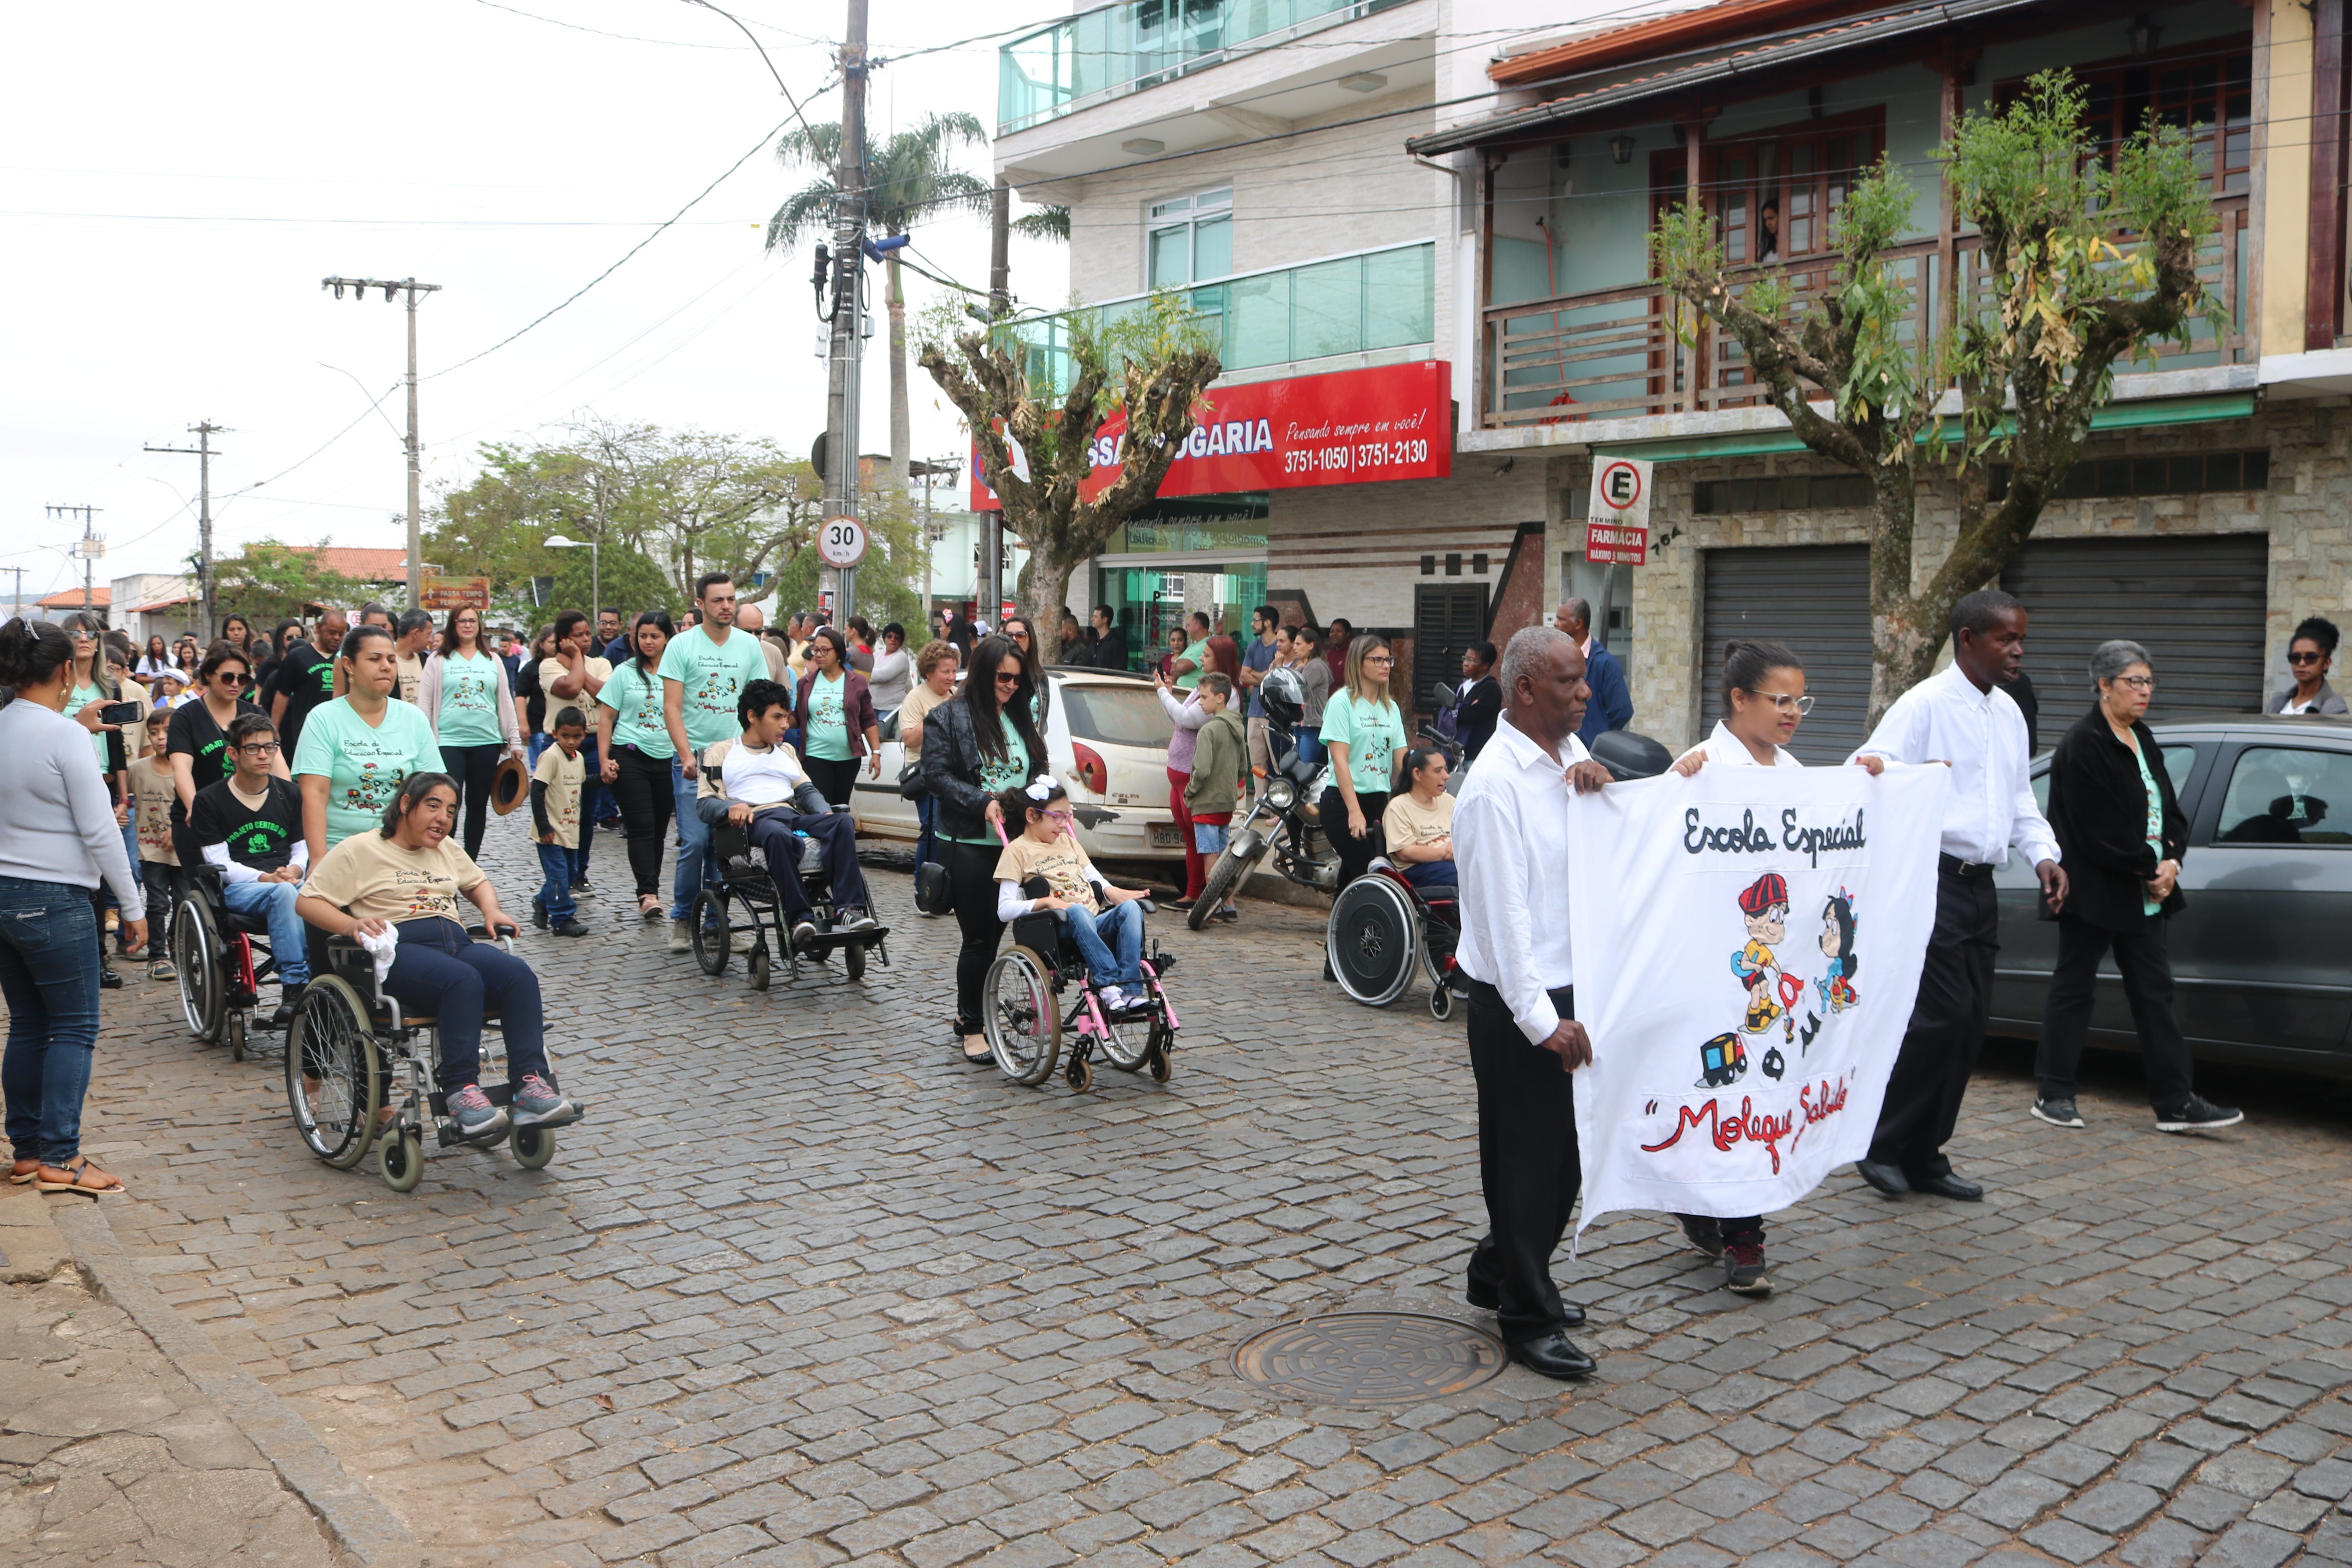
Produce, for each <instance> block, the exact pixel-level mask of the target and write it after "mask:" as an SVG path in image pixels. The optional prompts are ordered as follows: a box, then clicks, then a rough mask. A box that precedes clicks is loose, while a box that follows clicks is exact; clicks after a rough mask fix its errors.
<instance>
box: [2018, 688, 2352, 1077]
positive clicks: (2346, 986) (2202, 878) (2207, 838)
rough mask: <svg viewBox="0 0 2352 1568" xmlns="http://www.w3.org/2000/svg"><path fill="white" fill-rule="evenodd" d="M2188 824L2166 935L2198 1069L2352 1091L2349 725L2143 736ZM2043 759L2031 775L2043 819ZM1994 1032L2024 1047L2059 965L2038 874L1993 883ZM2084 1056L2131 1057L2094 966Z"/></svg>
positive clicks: (2176, 722) (2125, 1030)
mask: <svg viewBox="0 0 2352 1568" xmlns="http://www.w3.org/2000/svg"><path fill="white" fill-rule="evenodd" d="M2149 728H2150V729H2151V730H2153V731H2155V733H2156V740H2157V744H2158V746H2159V747H2160V748H2162V751H2163V755H2164V765H2165V768H2166V770H2167V771H2168V773H2170V774H2171V775H2172V786H2173V788H2174V789H2175V790H2176V791H2177V792H2178V793H2179V796H2180V809H2181V811H2182V812H2183V813H2184V814H2185V815H2186V816H2188V818H2189V853H2188V856H2187V858H2185V859H2184V860H2183V861H2182V862H2181V871H2180V886H2181V889H2182V890H2183V891H2185V892H2186V893H2187V894H2188V895H2189V907H2188V909H2187V910H2185V911H2184V912H2183V913H2182V914H2181V915H2179V917H2178V918H2177V919H2175V920H2174V921H2173V922H2172V931H2171V936H2170V945H2171V950H2172V968H2173V973H2174V977H2175V979H2176V981H2177V983H2178V986H2179V994H2178V997H2177V1002H2176V1005H2178V1007H2179V1013H2180V1024H2181V1027H2182V1028H2183V1029H2185V1030H2186V1031H2187V1032H2188V1035H2189V1045H2190V1046H2191V1047H2193V1048H2194V1050H2195V1051H2196V1053H2197V1055H2198V1056H2199V1057H2200V1058H2207V1059H2210V1060H2214V1061H2234V1062H2244V1063H2249V1064H2252V1065H2257V1066H2263V1067H2281V1068H2293V1069H2295V1070H2297V1071H2302V1072H2319V1073H2327V1074H2331V1075H2334V1076H2337V1077H2352V722H2347V721H2344V720H2341V719H2305V718H2296V719H2288V718H2263V717H2258V716H2256V715H2253V714H2241V713H2232V714H2210V715H2191V716H2189V717H2186V718H2180V719H2173V720H2169V721H2165V722H2162V723H2151V724H2150V725H2149ZM2049 770H2050V758H2049V757H2048V756H2047V755H2046V754H2045V755H2043V756H2042V757H2039V758H2037V759H2035V761H2034V764H2033V793H2034V795H2035V797H2036V798H2037V799H2039V800H2041V801H2042V804H2043V805H2044V806H2045V807H2046V806H2047V805H2048V804H2049V798H2050V773H2049ZM1993 880H1994V884H1995V885H1996V886H1997V887H1998V888H1999V889H2000V960H1999V963H1998V965H1997V967H1996V969H1995V972H1994V978H1993V993H1992V996H1993V1000H1992V1028H1993V1032H1994V1033H1996V1034H2015V1035H2026V1036H2032V1035H2036V1034H2039V1033H2040V1031H2041V1027H2042V998H2043V996H2044V994H2046V993H2047V992H2048V991H2049V988H2050V971H2051V968H2052V966H2053V963H2055V961H2056V958H2057V952H2058V931H2057V928H2056V926H2055V925H2054V924H2053V923H2052V922H2050V921H2042V920H2037V919H2036V918H2035V915H2034V904H2035V897H2034V895H2035V888H2034V880H2033V872H2032V868H2030V867H2027V866H2024V865H2021V864H2020V863H2018V860H2017V859H2016V858H2014V857H2012V858H2011V863H2010V864H2009V865H2008V866H2006V867H2004V868H2002V869H2001V870H2000V871H1998V872H1996V873H1995V874H1994V878H1993ZM2091 1043H2092V1044H2093V1045H2095V1046H2103V1047H2125V1048H2131V1049H2136V1048H2137V1036H2136V1035H2135V1034H2134V1033H2133V1030H2132V1024H2131V1015H2130V1013H2129V1011H2128V1010H2127V1009H2126V1006H2125V1004H2124V994H2123V983H2122V981H2121V980H2120V979H2119V978H2117V976H2116V966H2115V961H2114V960H2113V959H2112V958H2109V959H2107V960H2105V961H2103V962H2102V963H2100V965H2099V989H2098V996H2097V1000H2096V1003H2095V1008H2094V1011H2093V1013H2092V1016H2091Z"/></svg>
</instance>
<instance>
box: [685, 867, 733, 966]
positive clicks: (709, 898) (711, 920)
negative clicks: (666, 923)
mask: <svg viewBox="0 0 2352 1568" xmlns="http://www.w3.org/2000/svg"><path fill="white" fill-rule="evenodd" d="M686 918H687V919H688V921H691V922H693V931H694V962H695V963H698V964H700V965H702V973H705V974H708V975H711V976H713V977H716V976H718V975H721V974H724V973H727V954H728V952H729V951H730V948H729V943H730V940H731V939H730V936H729V932H728V927H727V895H726V894H725V893H723V892H721V891H719V889H716V888H705V889H702V890H701V891H700V892H698V893H697V894H695V895H694V907H693V908H692V909H690V910H688V911H687V914H686Z"/></svg>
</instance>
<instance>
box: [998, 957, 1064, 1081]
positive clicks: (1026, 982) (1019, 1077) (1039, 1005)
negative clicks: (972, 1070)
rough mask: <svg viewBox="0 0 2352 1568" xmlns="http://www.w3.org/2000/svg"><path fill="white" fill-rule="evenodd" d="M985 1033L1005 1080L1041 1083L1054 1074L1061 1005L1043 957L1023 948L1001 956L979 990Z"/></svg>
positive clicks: (1057, 1053)
mask: <svg viewBox="0 0 2352 1568" xmlns="http://www.w3.org/2000/svg"><path fill="white" fill-rule="evenodd" d="M981 1006H982V1017H981V1029H982V1033H984V1034H985V1035H986V1036H987V1037H988V1048H989V1049H990V1050H992V1051H993V1052H995V1053H996V1065H997V1067H998V1068H1000V1069H1001V1070H1002V1071H1003V1074H1004V1076H1005V1077H1007V1078H1009V1079H1012V1080H1013V1082H1015V1083H1018V1084H1040V1083H1043V1082H1045V1080H1046V1079H1049V1078H1051V1077H1053V1076H1054V1063H1055V1060H1056V1059H1057V1058H1059V1057H1060V1056H1061V1054H1062V1007H1061V1004H1060V1002H1059V1001H1058V1000H1056V999H1055V995H1054V984H1053V980H1052V978H1051V973H1050V972H1049V971H1048V970H1047V969H1046V967H1045V960H1044V959H1041V958H1039V957H1038V956H1037V955H1036V954H1035V953H1034V952H1030V951H1029V950H1028V949H1027V948H1025V947H1011V948H1007V949H1005V950H1004V951H1003V952H1001V953H999V954H997V955H996V962H995V963H992V964H990V965H989V966H988V982H987V984H985V985H983V986H982V987H981Z"/></svg>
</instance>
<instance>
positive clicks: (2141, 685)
mask: <svg viewBox="0 0 2352 1568" xmlns="http://www.w3.org/2000/svg"><path fill="white" fill-rule="evenodd" d="M2116 685H2117V686H2128V687H2130V688H2131V689H2133V690H2134V691H2153V690H2155V689H2156V677H2154V676H2153V675H2118V676H2116Z"/></svg>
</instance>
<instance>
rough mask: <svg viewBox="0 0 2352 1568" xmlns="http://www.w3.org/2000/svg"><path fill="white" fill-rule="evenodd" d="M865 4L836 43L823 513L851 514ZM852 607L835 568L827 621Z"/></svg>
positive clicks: (859, 345)
mask: <svg viewBox="0 0 2352 1568" xmlns="http://www.w3.org/2000/svg"><path fill="white" fill-rule="evenodd" d="M833 183H834V211H833V352H832V354H831V357H830V361H829V363H827V365H826V367H825V369H826V379H825V410H824V412H825V420H824V428H825V437H824V443H825V445H824V451H825V459H826V461H825V466H826V467H827V468H830V469H832V470H833V471H832V472H830V473H828V474H826V475H825V476H824V486H825V489H824V515H825V516H826V517H828V518H835V517H849V518H854V517H856V515H857V412H858V410H857V403H858V369H859V366H858V359H859V356H860V354H861V353H863V351H864V349H865V346H866V345H865V342H864V340H863V338H862V337H861V336H860V335H859V330H860V327H861V326H862V323H861V322H860V321H859V320H858V314H859V300H858V298H857V295H858V285H859V282H860V280H861V279H862V278H863V276H864V271H865V268H864V256H863V251H864V247H865V243H866V0H849V25H848V28H847V30H846V32H845V34H844V35H843V37H842V44H841V162H840V165H839V166H838V167H837V168H835V171H834V175H833ZM827 570H831V569H830V568H828V569H827ZM856 608H857V571H856V568H855V567H849V568H845V569H841V570H839V571H838V572H836V574H835V593H834V599H833V615H832V616H831V617H830V618H831V619H832V621H833V624H834V625H835V626H845V625H846V624H848V621H849V617H850V616H852V615H853V614H855V613H856Z"/></svg>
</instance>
